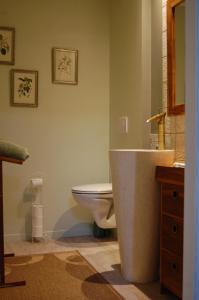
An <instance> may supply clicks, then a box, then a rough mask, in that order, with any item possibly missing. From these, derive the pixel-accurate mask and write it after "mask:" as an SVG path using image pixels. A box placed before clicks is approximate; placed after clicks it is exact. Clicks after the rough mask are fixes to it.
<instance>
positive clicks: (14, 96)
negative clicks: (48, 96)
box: [10, 69, 38, 107]
mask: <svg viewBox="0 0 199 300" xmlns="http://www.w3.org/2000/svg"><path fill="white" fill-rule="evenodd" d="M10 84H11V99H10V104H11V105H12V106H27V107H37V106H38V71H30V70H16V69H12V70H11V81H10Z"/></svg>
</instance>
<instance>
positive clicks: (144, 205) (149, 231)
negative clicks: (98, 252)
mask: <svg viewBox="0 0 199 300" xmlns="http://www.w3.org/2000/svg"><path fill="white" fill-rule="evenodd" d="M173 160H174V151H173V150H110V164H111V174H112V184H113V197H114V207H115V214H116V223H117V228H118V240H119V246H120V257H121V270H122V274H123V276H124V278H125V279H127V280H128V281H130V282H140V283H145V282H150V281H153V280H155V279H157V277H158V265H159V204H160V197H159V189H158V185H157V183H156V181H155V167H156V166H157V165H165V166H168V165H171V164H172V163H173Z"/></svg>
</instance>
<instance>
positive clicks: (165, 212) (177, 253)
mask: <svg viewBox="0 0 199 300" xmlns="http://www.w3.org/2000/svg"><path fill="white" fill-rule="evenodd" d="M156 179H157V181H158V182H160V185H161V210H160V284H161V290H162V291H163V290H164V289H165V288H166V289H168V290H170V291H171V292H172V293H174V294H175V295H176V296H178V297H179V298H182V273H183V216H184V168H173V167H162V166H158V167H157V168H156Z"/></svg>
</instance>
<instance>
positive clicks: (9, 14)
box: [0, 0, 109, 238]
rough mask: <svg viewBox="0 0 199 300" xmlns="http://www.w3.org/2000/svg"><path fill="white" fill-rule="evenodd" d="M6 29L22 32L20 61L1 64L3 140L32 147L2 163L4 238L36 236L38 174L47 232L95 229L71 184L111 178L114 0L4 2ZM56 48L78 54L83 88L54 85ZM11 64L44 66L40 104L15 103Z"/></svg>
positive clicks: (0, 7) (1, 14)
mask: <svg viewBox="0 0 199 300" xmlns="http://www.w3.org/2000/svg"><path fill="white" fill-rule="evenodd" d="M0 20H1V21H0V23H1V26H13V27H15V29H16V62H15V65H14V66H8V65H5V66H4V65H0V82H1V89H0V102H1V104H0V137H1V138H5V139H9V140H11V141H13V142H16V143H18V144H21V145H24V146H26V147H27V148H28V149H29V152H30V158H29V159H28V160H27V162H25V163H24V165H22V166H19V165H11V164H10V165H9V164H5V165H4V196H5V198H4V200H5V209H4V223H5V233H6V236H7V237H8V236H10V237H11V238H13V237H15V238H23V237H24V236H30V233H31V223H30V222H31V217H30V216H31V200H32V197H33V195H32V192H31V190H30V186H29V182H30V179H31V178H32V177H35V176H42V177H43V179H44V187H43V194H42V199H43V202H44V205H45V208H44V230H45V233H46V235H49V236H54V237H55V236H56V237H57V236H60V235H81V234H89V233H90V225H89V223H90V222H91V216H90V214H89V212H88V211H87V210H86V209H83V208H82V207H79V206H78V205H76V203H75V202H74V200H73V199H72V197H71V187H72V186H73V185H76V184H84V183H92V182H104V181H105V182H106V181H107V180H108V175H109V166H108V148H109V2H108V1H106V0H84V1H82V0H73V1H69V0H58V1H47V0H43V1H39V0H35V1H25V0H18V1H13V0H7V1H2V0H0ZM52 47H63V48H68V47H70V48H71V47H72V48H76V49H78V51H79V71H78V75H79V76H78V77H79V83H78V85H77V86H71V85H59V84H52V83H51V49H52ZM11 68H20V69H30V70H31V69H33V70H38V71H39V107H38V108H23V107H11V106H10V105H9V91H10V84H9V71H10V69H11Z"/></svg>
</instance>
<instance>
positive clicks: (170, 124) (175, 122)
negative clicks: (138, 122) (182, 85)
mask: <svg viewBox="0 0 199 300" xmlns="http://www.w3.org/2000/svg"><path fill="white" fill-rule="evenodd" d="M166 4H167V0H162V19H163V26H162V44H163V51H162V66H163V97H162V101H163V110H164V111H167V88H168V84H167V23H166V18H167V13H166ZM184 120H185V118H184V115H178V116H166V119H165V133H166V135H165V141H166V147H167V148H168V149H175V156H176V157H175V159H176V161H179V162H183V161H184V160H185V154H184V147H185V145H184V138H185V126H184Z"/></svg>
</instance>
